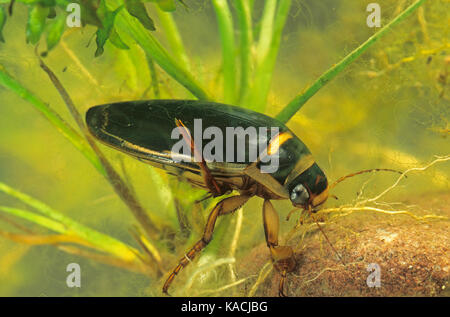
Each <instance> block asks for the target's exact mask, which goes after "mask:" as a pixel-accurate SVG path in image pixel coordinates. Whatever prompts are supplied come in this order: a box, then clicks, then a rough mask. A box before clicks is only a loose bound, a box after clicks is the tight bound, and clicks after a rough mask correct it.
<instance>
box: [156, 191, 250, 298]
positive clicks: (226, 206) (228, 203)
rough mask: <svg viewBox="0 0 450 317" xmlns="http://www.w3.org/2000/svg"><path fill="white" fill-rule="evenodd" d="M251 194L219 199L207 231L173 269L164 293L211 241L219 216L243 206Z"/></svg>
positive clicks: (207, 225) (207, 223) (165, 284)
mask: <svg viewBox="0 0 450 317" xmlns="http://www.w3.org/2000/svg"><path fill="white" fill-rule="evenodd" d="M250 197H251V196H249V195H238V196H232V197H228V198H225V199H222V200H221V201H219V202H218V203H217V204H216V206H215V207H214V208H213V210H212V211H211V213H210V214H209V216H208V221H207V222H206V226H205V231H204V233H203V236H202V238H201V239H200V240H199V241H198V242H197V243H196V244H195V245H194V246H193V247H192V248H191V249H190V250H189V251H188V252H187V253H186V255H185V256H184V257H183V258H181V259H180V261H179V263H178V265H177V266H176V267H175V269H174V270H173V271H172V273H171V274H170V275H169V277H168V278H167V280H166V282H165V283H164V286H163V289H162V291H163V293H165V294H168V293H167V291H168V289H169V286H170V284H171V283H172V281H173V279H174V278H175V276H176V275H177V274H178V273H179V272H180V271H181V270H182V269H183V268H184V267H185V266H186V265H188V264H189V262H191V261H192V260H193V259H194V258H195V256H196V255H197V254H198V253H199V252H200V251H202V250H203V249H204V248H205V247H206V246H207V245H208V243H209V242H210V241H211V239H212V236H213V231H214V227H215V224H216V220H217V217H219V216H221V215H225V214H228V213H230V212H233V211H235V210H236V209H238V208H240V207H242V206H243V205H244V204H245V203H246V202H247V200H249V198H250Z"/></svg>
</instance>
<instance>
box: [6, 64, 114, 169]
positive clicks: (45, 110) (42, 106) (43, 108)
mask: <svg viewBox="0 0 450 317" xmlns="http://www.w3.org/2000/svg"><path fill="white" fill-rule="evenodd" d="M0 84H1V85H3V86H4V87H6V88H8V89H10V90H11V91H13V92H15V93H16V94H18V95H19V96H20V97H21V98H22V99H24V100H26V101H28V102H30V103H31V104H32V105H33V106H34V107H35V108H36V109H37V110H38V111H39V112H40V113H42V114H43V115H44V116H45V117H46V118H47V120H49V121H50V123H51V124H52V125H53V126H54V127H55V128H56V129H57V130H58V131H59V132H60V133H61V134H62V135H63V136H64V137H66V138H67V139H68V140H69V141H70V143H72V144H73V145H74V146H75V148H77V149H78V150H79V151H80V152H81V153H82V154H83V155H84V156H85V157H86V158H87V159H88V161H89V162H91V163H92V165H94V167H95V168H96V169H97V170H98V171H99V172H100V174H102V175H104V176H105V175H106V171H105V169H104V168H103V165H102V163H101V162H100V160H99V159H98V157H97V156H96V154H95V152H94V151H93V150H92V149H91V148H90V147H89V145H88V143H87V142H86V140H85V139H84V138H83V137H82V136H81V135H80V134H79V133H78V132H76V131H75V130H74V129H73V128H72V127H71V126H70V125H69V124H68V123H67V122H65V121H64V120H63V119H62V118H61V117H60V116H59V115H58V113H56V112H55V111H54V110H53V109H51V108H50V106H49V105H48V104H46V103H45V102H44V101H42V100H41V99H40V98H39V97H37V96H36V95H34V94H33V93H32V92H30V91H29V90H28V89H26V88H25V87H23V86H22V85H21V84H20V83H19V82H18V81H16V80H15V79H14V78H13V77H12V76H11V75H9V74H8V73H7V72H6V70H5V68H4V67H3V66H2V65H0Z"/></svg>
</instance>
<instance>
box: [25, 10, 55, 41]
mask: <svg viewBox="0 0 450 317" xmlns="http://www.w3.org/2000/svg"><path fill="white" fill-rule="evenodd" d="M49 12H50V9H49V8H46V7H43V6H41V5H39V4H37V5H35V6H33V7H31V8H30V10H29V15H28V22H27V29H26V40H27V43H31V44H33V45H34V44H36V43H37V42H39V39H40V38H41V34H42V32H43V31H44V27H45V19H46V18H47V16H48V14H49Z"/></svg>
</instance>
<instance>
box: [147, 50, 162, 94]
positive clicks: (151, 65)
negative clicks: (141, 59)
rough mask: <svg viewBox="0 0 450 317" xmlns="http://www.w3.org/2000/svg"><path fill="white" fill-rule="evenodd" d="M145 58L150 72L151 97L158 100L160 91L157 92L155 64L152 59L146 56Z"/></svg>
mask: <svg viewBox="0 0 450 317" xmlns="http://www.w3.org/2000/svg"><path fill="white" fill-rule="evenodd" d="M146 57H147V64H148V69H149V71H150V77H151V78H150V79H151V81H152V82H151V86H152V89H153V96H154V98H155V99H159V98H160V90H159V83H158V73H157V72H156V67H155V63H154V62H153V59H152V58H151V57H150V56H148V55H147V54H146Z"/></svg>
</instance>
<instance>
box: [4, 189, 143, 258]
mask: <svg viewBox="0 0 450 317" xmlns="http://www.w3.org/2000/svg"><path fill="white" fill-rule="evenodd" d="M0 192H4V193H5V194H8V195H10V196H12V197H14V198H16V199H18V200H20V201H22V202H23V203H25V204H27V205H28V206H30V207H32V208H34V209H36V210H37V211H38V212H39V213H41V214H42V215H44V216H45V217H47V219H44V218H42V216H41V217H39V216H38V217H36V215H30V213H26V212H21V213H20V212H18V210H17V209H15V210H14V209H9V210H8V209H7V210H5V208H2V210H3V211H6V212H8V211H9V212H10V213H11V212H14V213H15V214H16V216H19V217H22V218H26V219H28V220H30V221H32V222H35V223H38V224H40V225H44V226H45V227H47V228H49V229H50V227H52V228H53V229H52V230H54V229H57V230H55V231H57V232H61V233H67V232H69V231H70V232H73V233H74V234H76V235H77V236H79V237H80V238H82V239H84V240H86V241H88V242H90V243H91V244H92V245H93V246H96V247H98V248H99V249H101V250H103V251H104V252H108V253H110V254H112V255H115V256H116V257H118V258H120V259H123V260H125V261H134V260H136V259H137V257H136V252H137V250H135V249H134V248H132V247H130V246H128V245H127V244H125V243H123V242H121V241H119V240H116V239H115V238H113V237H110V236H108V235H105V234H103V233H101V232H98V231H96V230H93V229H91V228H89V227H86V226H84V225H82V224H80V223H78V222H76V221H74V220H72V219H70V218H68V217H66V216H64V215H63V214H62V213H60V212H59V211H56V210H55V209H53V208H51V207H50V206H48V205H46V204H45V203H43V202H41V201H39V200H37V199H35V198H33V197H31V196H28V195H27V194H25V193H22V192H20V191H18V190H16V189H14V188H12V187H10V186H8V185H6V184H5V183H2V182H0ZM58 223H59V225H58ZM62 226H63V227H62ZM60 230H61V231H60Z"/></svg>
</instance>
